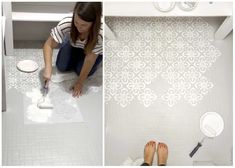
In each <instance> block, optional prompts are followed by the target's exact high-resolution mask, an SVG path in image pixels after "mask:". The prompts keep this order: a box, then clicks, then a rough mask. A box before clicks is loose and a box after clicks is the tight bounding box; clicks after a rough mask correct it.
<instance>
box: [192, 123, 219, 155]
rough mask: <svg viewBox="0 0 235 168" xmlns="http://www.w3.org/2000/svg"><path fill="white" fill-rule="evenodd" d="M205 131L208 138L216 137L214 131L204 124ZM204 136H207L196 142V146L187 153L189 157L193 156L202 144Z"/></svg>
mask: <svg viewBox="0 0 235 168" xmlns="http://www.w3.org/2000/svg"><path fill="white" fill-rule="evenodd" d="M204 128H205V131H206V132H207V133H209V135H211V136H210V138H213V137H216V131H215V130H214V129H213V128H211V127H210V126H209V125H207V124H205V125H204ZM205 138H207V136H205V137H204V138H202V140H201V142H198V144H197V146H196V147H195V148H194V149H193V151H192V152H191V153H190V154H189V156H190V157H193V155H194V154H195V153H196V152H197V150H198V149H199V148H200V147H201V146H202V143H203V141H204V140H205Z"/></svg>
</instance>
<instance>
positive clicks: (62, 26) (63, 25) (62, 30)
mask: <svg viewBox="0 0 235 168" xmlns="http://www.w3.org/2000/svg"><path fill="white" fill-rule="evenodd" d="M72 18H73V16H68V17H65V18H64V19H62V20H61V21H60V22H59V23H58V25H57V26H56V27H54V28H53V29H51V33H50V35H51V36H52V38H53V39H54V40H55V41H56V42H57V43H60V44H61V43H62V42H63V40H64V39H65V37H68V38H69V41H70V44H71V45H72V46H73V47H77V48H82V49H84V47H85V45H86V40H83V41H81V40H80V39H79V38H78V40H77V41H76V43H73V42H72V39H71V37H70V30H71V23H72ZM101 27H102V26H101ZM92 52H93V53H94V54H97V55H102V54H103V36H102V28H100V33H99V36H98V41H97V44H96V45H95V47H94V49H93V50H92Z"/></svg>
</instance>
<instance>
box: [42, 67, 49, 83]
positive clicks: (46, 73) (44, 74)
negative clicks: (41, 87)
mask: <svg viewBox="0 0 235 168" xmlns="http://www.w3.org/2000/svg"><path fill="white" fill-rule="evenodd" d="M43 78H44V81H48V80H50V79H51V68H45V69H44V72H43Z"/></svg>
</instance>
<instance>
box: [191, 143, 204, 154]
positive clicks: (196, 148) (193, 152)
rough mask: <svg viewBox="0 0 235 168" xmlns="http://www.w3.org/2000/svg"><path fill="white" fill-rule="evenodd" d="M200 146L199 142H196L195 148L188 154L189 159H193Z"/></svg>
mask: <svg viewBox="0 0 235 168" xmlns="http://www.w3.org/2000/svg"><path fill="white" fill-rule="evenodd" d="M201 146H202V144H201V143H200V142H198V144H197V146H196V147H195V148H194V149H193V151H192V152H191V153H190V154H189V156H190V157H193V155H194V154H195V153H196V152H197V150H198V149H199V148H200V147H201Z"/></svg>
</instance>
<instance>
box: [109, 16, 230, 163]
mask: <svg viewBox="0 0 235 168" xmlns="http://www.w3.org/2000/svg"><path fill="white" fill-rule="evenodd" d="M154 20H155V21H154ZM222 21H223V18H203V19H202V18H155V19H154V18H118V17H113V18H112V17H109V18H106V23H107V24H108V25H109V26H110V28H111V29H112V30H114V33H115V34H116V35H117V37H118V38H117V40H116V41H115V40H113V41H112V40H108V39H105V40H106V42H105V52H106V57H105V58H106V59H105V60H106V61H105V70H106V69H108V71H106V74H105V93H106V94H105V99H106V105H105V114H106V140H105V149H106V150H105V164H106V165H121V164H122V163H123V162H124V161H125V160H126V159H127V158H128V157H130V158H132V159H133V160H135V159H137V158H142V157H143V149H144V145H145V144H146V142H147V141H149V140H151V139H154V140H156V141H163V142H165V143H166V144H167V145H168V147H169V159H168V165H193V164H196V162H197V163H198V164H199V163H201V164H202V165H206V164H207V162H211V163H213V164H215V165H231V164H232V161H231V158H232V154H231V151H232V132H233V131H232V34H230V35H229V36H228V37H227V38H226V39H225V40H223V41H214V40H213V33H214V32H215V30H216V29H217V28H218V27H219V25H220V24H221V22H222ZM176 39H177V40H176ZM172 49H173V50H172ZM189 51H190V52H189ZM189 57H190V58H189ZM205 58H206V59H205ZM186 60H188V62H189V66H188V64H187V61H186ZM151 63H154V64H151ZM176 63H177V64H176ZM199 65H200V66H199ZM202 65H203V66H202ZM189 67H190V68H189ZM143 73H145V75H144V76H145V77H147V78H146V79H143V78H142V76H143ZM185 74H186V75H185ZM141 75H142V76H141ZM177 75H178V76H181V77H183V78H184V79H185V80H180V81H179V80H178V79H181V78H177V79H175V78H174V77H177ZM202 78H203V79H202ZM187 86H188V87H187ZM170 87H172V88H171V89H169V88H170ZM185 88H186V89H185ZM168 89H169V90H168ZM207 111H215V112H218V113H219V114H220V115H221V116H222V117H223V119H224V123H225V129H224V131H223V133H222V134H221V135H220V136H219V137H216V138H215V139H213V140H206V141H205V142H204V143H203V147H202V148H201V149H199V151H198V152H197V153H196V154H195V155H194V157H193V158H190V157H189V153H190V152H191V151H192V150H193V148H194V147H195V145H196V144H197V142H198V141H199V140H201V138H202V137H203V135H202V133H201V132H200V129H199V119H200V116H201V115H202V114H204V113H205V112H207ZM225 142H226V143H225ZM114 151H115V152H114ZM155 163H156V162H155Z"/></svg>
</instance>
